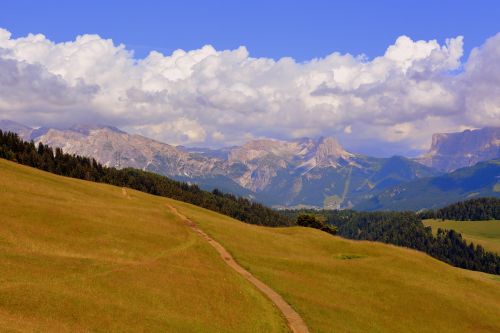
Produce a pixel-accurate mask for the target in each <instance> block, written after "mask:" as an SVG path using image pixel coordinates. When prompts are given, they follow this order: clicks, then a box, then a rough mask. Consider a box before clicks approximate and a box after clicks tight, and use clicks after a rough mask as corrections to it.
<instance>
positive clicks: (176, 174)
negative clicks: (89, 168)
mask: <svg viewBox="0 0 500 333" xmlns="http://www.w3.org/2000/svg"><path fill="white" fill-rule="evenodd" d="M0 128H3V129H4V130H11V131H14V132H17V133H19V134H20V135H21V136H22V137H23V138H25V139H28V140H34V141H36V142H43V143H45V144H48V145H50V146H54V147H61V148H62V149H63V150H64V151H65V152H67V153H70V154H79V155H84V156H91V157H94V158H95V159H96V160H98V161H99V162H100V163H102V164H104V165H107V166H116V167H134V168H139V169H143V170H148V171H152V172H156V173H159V174H163V175H166V176H169V177H172V178H174V179H178V180H182V181H188V182H192V183H198V184H199V185H200V186H201V187H202V188H204V189H212V188H219V189H221V190H223V191H227V192H232V193H234V194H238V195H244V196H247V197H250V198H253V199H255V200H257V201H260V202H263V203H265V204H268V205H273V206H275V207H278V208H279V207H292V206H307V207H318V208H321V207H324V208H349V207H352V206H354V205H356V204H357V203H359V202H361V201H363V200H366V199H368V198H370V197H372V196H373V195H375V194H376V193H378V192H380V191H382V190H384V189H386V188H388V187H390V186H393V185H396V184H400V183H402V182H406V181H411V180H415V179H418V178H421V177H429V176H434V175H437V174H438V172H437V171H436V170H434V169H432V168H429V167H426V166H424V165H422V164H419V163H417V162H415V161H412V160H410V159H407V158H404V157H391V158H375V157H370V156H365V155H361V154H355V153H351V152H348V151H346V150H345V149H344V148H343V147H342V145H341V144H340V143H339V142H338V141H337V140H336V139H335V138H331V137H322V138H318V139H311V138H302V139H297V140H291V141H284V140H275V139H259V140H252V141H249V142H247V143H245V144H243V145H241V146H235V147H228V148H223V149H206V148H186V147H182V146H178V147H175V146H172V145H169V144H166V143H162V142H159V141H155V140H152V139H149V138H146V137H143V136H140V135H135V134H128V133H126V132H123V131H121V130H119V129H117V128H115V127H111V126H93V125H92V126H90V125H77V126H73V127H70V128H67V129H55V128H40V129H30V128H29V127H27V126H24V125H21V124H17V123H14V122H9V121H3V122H0Z"/></svg>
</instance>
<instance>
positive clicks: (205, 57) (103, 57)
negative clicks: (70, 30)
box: [0, 29, 500, 152]
mask: <svg viewBox="0 0 500 333" xmlns="http://www.w3.org/2000/svg"><path fill="white" fill-rule="evenodd" d="M462 56H463V38H462V37H460V36H459V37H456V38H450V39H448V40H446V42H445V43H444V45H440V44H439V43H438V42H437V41H435V40H431V41H413V40H411V39H410V38H408V37H406V36H401V37H399V38H398V39H397V40H396V41H395V43H394V44H393V45H390V46H389V47H388V48H387V50H386V52H385V54H384V55H381V56H379V57H376V58H374V59H367V58H366V57H364V56H363V55H361V56H353V55H350V54H339V53H332V54H330V55H328V56H327V57H324V58H320V59H312V60H310V61H307V62H302V63H298V62H296V61H294V60H293V59H292V58H282V59H279V60H273V59H268V58H253V57H251V56H250V55H249V53H248V51H247V49H246V48H245V47H239V48H237V49H235V50H224V51H217V50H215V49H214V48H213V47H212V46H210V45H207V46H204V47H202V48H200V49H197V50H192V51H187V52H186V51H183V50H177V51H175V52H173V53H172V54H170V55H164V54H161V53H159V52H155V51H153V52H151V53H150V54H149V55H148V56H147V57H146V58H144V59H134V56H133V52H132V51H129V50H127V49H126V47H125V46H124V45H115V44H114V43H113V41H112V40H109V39H103V38H101V37H99V36H97V35H83V36H78V37H77V38H76V39H75V40H74V41H70V42H66V43H54V42H52V41H50V40H48V39H47V38H46V37H45V36H43V35H40V34H37V35H33V34H30V35H28V36H26V37H21V38H17V39H15V38H12V37H11V34H10V33H9V31H7V30H4V29H0V118H8V119H12V120H17V121H19V122H23V123H26V124H29V125H51V126H53V125H69V124H73V123H101V124H110V125H115V126H119V127H122V128H124V129H126V130H129V131H132V132H135V133H140V134H143V135H146V136H150V137H153V138H156V139H159V140H161V141H165V142H169V143H173V144H191V145H209V146H225V145H231V144H237V143H241V142H242V141H245V140H248V139H250V138H254V137H273V138H282V139H289V138H298V137H304V136H319V135H325V136H326V135H334V136H338V137H340V138H341V141H342V142H344V143H346V144H347V146H351V147H357V148H363V145H365V146H366V143H367V142H369V143H370V144H371V145H372V146H373V147H375V146H379V145H386V146H387V147H394V148H393V151H392V152H394V151H396V152H403V151H405V150H412V149H422V148H424V147H425V146H426V145H428V143H429V140H430V135H431V134H432V133H433V132H441V131H454V130H461V129H464V128H471V127H484V126H500V34H497V35H496V36H494V37H491V38H490V39H488V40H487V41H486V42H485V43H484V45H482V46H480V47H478V48H475V49H474V50H473V51H472V52H471V54H470V56H469V57H468V59H467V60H466V61H462ZM390 150H391V149H388V152H391V151H390Z"/></svg>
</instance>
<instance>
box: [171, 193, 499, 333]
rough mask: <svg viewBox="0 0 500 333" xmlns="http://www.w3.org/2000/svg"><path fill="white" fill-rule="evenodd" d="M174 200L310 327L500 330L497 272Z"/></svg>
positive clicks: (338, 329) (326, 329) (321, 329)
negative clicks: (230, 215)
mask: <svg viewBox="0 0 500 333" xmlns="http://www.w3.org/2000/svg"><path fill="white" fill-rule="evenodd" d="M172 202H173V201H172ZM173 203H174V202H173ZM175 205H176V206H177V208H178V209H179V211H181V212H182V213H183V214H185V215H187V216H188V217H189V218H191V219H192V220H193V221H196V222H197V223H198V224H199V225H200V227H201V228H203V229H204V230H205V231H206V232H207V233H208V234H210V235H211V236H212V237H214V238H215V239H217V240H218V241H219V242H220V243H222V244H223V245H224V246H225V247H226V249H228V250H229V251H230V252H231V253H232V255H233V256H234V257H235V259H236V260H237V261H238V262H239V263H240V264H241V265H242V266H244V267H245V268H247V269H248V270H249V271H250V272H251V273H252V274H254V275H255V276H257V277H258V278H260V279H261V280H263V281H264V282H265V283H267V284H268V285H269V286H271V287H272V288H274V290H276V291H277V292H278V293H280V294H281V295H282V296H283V297H284V298H285V300H287V301H288V302H289V303H290V304H291V305H292V306H293V307H294V308H295V309H296V310H297V311H298V312H299V314H301V315H302V317H303V318H304V320H305V321H306V323H307V324H308V326H309V328H310V329H311V331H312V332H500V320H499V318H500V279H499V278H498V276H493V275H488V274H484V273H479V272H472V271H467V270H462V269H458V268H454V267H452V266H449V265H447V264H445V263H443V262H440V261H438V260H435V259H433V258H431V257H429V256H427V255H425V254H423V253H420V252H417V251H413V250H409V249H403V248H399V247H395V246H390V245H384V244H380V243H372V242H357V241H350V240H345V239H342V238H339V237H334V236H330V235H328V234H326V233H324V232H320V231H317V230H313V229H305V228H300V227H294V228H265V227H259V226H252V225H247V224H243V223H240V222H238V221H235V220H233V219H231V218H228V217H224V216H221V215H218V214H215V213H212V212H210V211H207V210H204V209H201V208H198V207H195V206H192V205H188V204H185V203H175Z"/></svg>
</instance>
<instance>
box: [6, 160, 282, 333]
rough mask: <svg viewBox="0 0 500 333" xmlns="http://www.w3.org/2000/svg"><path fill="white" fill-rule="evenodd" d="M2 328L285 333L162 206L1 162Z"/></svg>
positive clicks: (258, 298)
mask: <svg viewBox="0 0 500 333" xmlns="http://www.w3.org/2000/svg"><path fill="white" fill-rule="evenodd" d="M0 207H1V210H0V272H1V273H0V331H2V332H4V331H32V332H60V331H67V332H82V331H97V332H110V331H117V332H153V331H156V332H283V331H287V328H286V326H285V322H284V320H283V319H282V318H281V315H280V314H279V313H278V312H277V310H275V308H274V306H273V305H272V304H271V303H270V302H269V301H268V300H267V299H266V298H265V297H263V296H262V295H261V294H260V293H259V292H258V291H257V290H256V289H255V288H254V287H253V286H251V285H250V284H249V283H248V282H246V281H245V280H243V279H242V278H241V277H240V276H239V275H237V274H236V273H234V272H233V271H232V270H230V269H229V268H228V267H227V266H226V265H225V264H224V263H223V262H222V261H221V260H220V257H219V256H218V254H217V253H216V252H214V250H213V249H212V248H211V247H210V245H208V244H207V243H205V242H204V241H203V240H202V239H201V238H200V237H198V235H197V234H194V233H193V232H192V231H191V230H190V229H189V228H188V227H186V225H185V223H184V222H182V221H180V220H177V218H176V217H175V216H174V215H173V214H171V213H170V211H169V210H168V209H167V208H166V206H165V200H164V199H162V198H159V197H154V196H151V195H146V194H143V193H140V192H136V191H133V190H126V191H123V190H122V189H121V188H118V187H113V186H107V185H100V184H95V183H90V182H84V181H79V180H74V179H68V178H63V177H58V176H54V175H51V174H48V173H44V172H40V171H38V170H34V169H31V168H27V167H24V166H19V165H17V164H14V163H11V162H6V161H4V160H1V159H0Z"/></svg>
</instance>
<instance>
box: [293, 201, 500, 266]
mask: <svg viewBox="0 0 500 333" xmlns="http://www.w3.org/2000/svg"><path fill="white" fill-rule="evenodd" d="M283 214H285V215H287V216H288V217H290V218H292V219H297V218H298V217H300V216H303V215H304V214H310V215H315V216H317V217H318V219H320V220H321V219H323V220H325V221H326V223H327V224H329V225H331V226H334V227H336V230H337V232H338V235H340V236H342V237H345V238H349V239H357V240H369V241H377V242H384V243H388V244H394V245H398V246H404V247H408V248H411V249H415V250H419V251H422V252H425V253H427V254H429V255H431V256H432V257H434V258H436V259H439V260H442V261H444V262H447V263H449V264H451V265H453V266H456V267H461V268H466V269H471V270H475V271H482V272H486V273H491V274H500V256H498V255H497V254H494V253H491V252H486V251H485V250H484V248H483V247H482V246H481V245H474V244H472V243H470V244H467V242H466V241H465V240H464V239H462V236H461V234H460V233H457V232H456V231H454V230H442V229H438V232H437V235H436V236H434V235H433V234H432V229H431V227H426V226H424V224H423V223H422V219H421V218H420V217H419V216H418V215H417V214H416V213H414V212H357V211H353V210H319V211H313V210H288V211H283Z"/></svg>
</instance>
